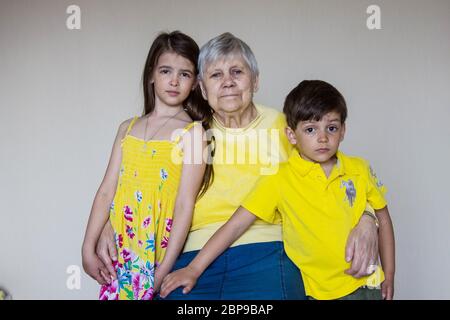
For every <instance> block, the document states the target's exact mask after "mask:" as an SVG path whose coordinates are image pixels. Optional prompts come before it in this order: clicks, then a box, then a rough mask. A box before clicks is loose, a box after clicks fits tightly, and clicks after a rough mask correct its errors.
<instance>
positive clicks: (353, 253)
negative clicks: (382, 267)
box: [345, 205, 379, 278]
mask: <svg viewBox="0 0 450 320" xmlns="http://www.w3.org/2000/svg"><path fill="white" fill-rule="evenodd" d="M365 211H368V212H370V213H374V211H373V209H372V207H371V206H370V205H367V206H366V210H365ZM378 254H379V251H378V227H377V225H376V223H375V221H374V219H373V218H371V217H370V216H368V215H365V214H363V215H362V216H361V218H360V219H359V222H358V224H357V225H356V227H355V228H353V230H352V231H351V232H350V235H349V236H348V238H347V245H346V248H345V260H346V261H347V262H350V261H351V262H352V264H351V267H350V269H348V270H346V271H345V273H346V274H348V275H351V276H353V277H355V278H361V277H365V276H367V275H370V274H371V273H370V268H369V266H370V265H374V264H376V262H377V261H378Z"/></svg>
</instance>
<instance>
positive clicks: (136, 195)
mask: <svg viewBox="0 0 450 320" xmlns="http://www.w3.org/2000/svg"><path fill="white" fill-rule="evenodd" d="M134 195H135V197H136V200H137V202H139V203H141V201H142V192H140V191H139V190H138V191H136V193H135V194H134Z"/></svg>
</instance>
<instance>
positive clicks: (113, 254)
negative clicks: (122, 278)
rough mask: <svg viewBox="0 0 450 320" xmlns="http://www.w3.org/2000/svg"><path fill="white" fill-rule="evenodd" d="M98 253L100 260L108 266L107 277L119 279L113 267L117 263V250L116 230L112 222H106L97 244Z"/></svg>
mask: <svg viewBox="0 0 450 320" xmlns="http://www.w3.org/2000/svg"><path fill="white" fill-rule="evenodd" d="M96 253H97V256H98V258H100V260H101V261H102V262H103V264H104V265H105V266H106V276H107V277H108V278H109V279H111V277H112V278H113V279H117V275H116V271H115V270H114V267H113V261H117V249H116V243H115V239H114V230H113V228H112V226H111V223H110V221H109V220H108V222H106V224H105V226H104V228H103V231H102V234H101V235H100V238H99V239H98V242H97V248H96Z"/></svg>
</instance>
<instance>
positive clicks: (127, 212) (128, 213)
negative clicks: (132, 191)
mask: <svg viewBox="0 0 450 320" xmlns="http://www.w3.org/2000/svg"><path fill="white" fill-rule="evenodd" d="M123 215H124V217H125V220H127V221H130V222H133V211H131V209H130V207H129V206H125V207H124V208H123Z"/></svg>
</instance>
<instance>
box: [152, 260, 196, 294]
mask: <svg viewBox="0 0 450 320" xmlns="http://www.w3.org/2000/svg"><path fill="white" fill-rule="evenodd" d="M197 274H198V273H197V272H195V270H194V269H192V268H191V267H190V266H187V267H185V268H183V269H179V270H177V271H175V272H172V273H171V274H169V275H167V276H166V277H165V278H164V280H163V283H162V285H161V292H160V294H159V295H160V296H161V298H165V297H167V296H168V295H169V294H170V293H171V292H172V291H173V290H175V289H176V288H178V287H184V289H183V294H187V293H189V292H190V291H191V290H192V288H193V287H194V286H195V284H196V283H197V279H198V276H197Z"/></svg>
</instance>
